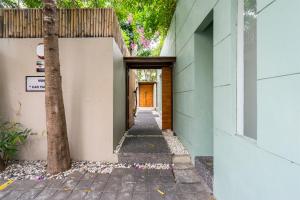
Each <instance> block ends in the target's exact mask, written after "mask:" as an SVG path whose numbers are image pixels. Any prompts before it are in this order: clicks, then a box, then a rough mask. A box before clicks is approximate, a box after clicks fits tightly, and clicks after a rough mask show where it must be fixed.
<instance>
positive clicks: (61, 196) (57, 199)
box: [51, 190, 72, 200]
mask: <svg viewBox="0 0 300 200" xmlns="http://www.w3.org/2000/svg"><path fill="white" fill-rule="evenodd" d="M71 193H72V191H71V190H69V191H65V190H59V191H57V192H56V193H55V194H54V195H53V196H52V197H51V199H53V200H65V199H67V198H68V197H69V196H70V195H71Z"/></svg>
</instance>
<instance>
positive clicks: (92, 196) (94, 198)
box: [83, 191, 102, 200]
mask: <svg viewBox="0 0 300 200" xmlns="http://www.w3.org/2000/svg"><path fill="white" fill-rule="evenodd" d="M101 195H102V192H93V191H92V192H88V193H87V195H86V196H85V197H84V198H83V200H99V199H100V197H101Z"/></svg>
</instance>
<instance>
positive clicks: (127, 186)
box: [120, 182, 135, 193]
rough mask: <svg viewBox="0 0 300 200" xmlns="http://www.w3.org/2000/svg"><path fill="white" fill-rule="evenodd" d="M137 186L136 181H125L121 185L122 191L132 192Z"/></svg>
mask: <svg viewBox="0 0 300 200" xmlns="http://www.w3.org/2000/svg"><path fill="white" fill-rule="evenodd" d="M134 187H135V183H128V182H124V183H122V185H121V190H120V192H122V193H132V192H133V190H134Z"/></svg>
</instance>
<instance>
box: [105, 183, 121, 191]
mask: <svg viewBox="0 0 300 200" xmlns="http://www.w3.org/2000/svg"><path fill="white" fill-rule="evenodd" d="M120 189H121V182H120V181H119V182H117V181H111V182H110V181H108V183H107V184H106V186H105V188H104V192H118V191H119V190H120Z"/></svg>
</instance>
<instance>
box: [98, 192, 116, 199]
mask: <svg viewBox="0 0 300 200" xmlns="http://www.w3.org/2000/svg"><path fill="white" fill-rule="evenodd" d="M116 199H117V194H116V193H115V192H104V193H102V195H101V198H100V200H116Z"/></svg>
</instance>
